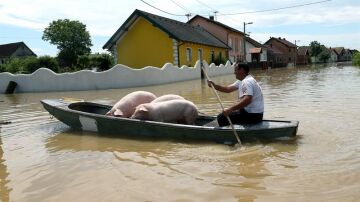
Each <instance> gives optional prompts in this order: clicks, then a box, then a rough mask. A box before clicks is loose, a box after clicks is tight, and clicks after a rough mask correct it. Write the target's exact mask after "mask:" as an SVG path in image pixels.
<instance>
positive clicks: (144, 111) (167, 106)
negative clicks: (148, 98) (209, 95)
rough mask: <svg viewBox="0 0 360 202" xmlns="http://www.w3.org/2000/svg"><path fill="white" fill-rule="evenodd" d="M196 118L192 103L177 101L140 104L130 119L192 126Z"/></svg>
mask: <svg viewBox="0 0 360 202" xmlns="http://www.w3.org/2000/svg"><path fill="white" fill-rule="evenodd" d="M197 116H198V110H197V107H196V106H195V104H194V103H192V102H190V101H188V100H181V99H177V100H169V101H163V102H156V103H146V104H141V105H139V106H137V107H136V110H135V112H134V114H133V115H132V116H131V118H133V119H141V120H150V121H159V122H168V123H181V124H189V125H192V124H194V123H195V120H196V118H197Z"/></svg>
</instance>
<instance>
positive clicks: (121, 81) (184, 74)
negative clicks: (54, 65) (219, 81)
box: [0, 61, 234, 93]
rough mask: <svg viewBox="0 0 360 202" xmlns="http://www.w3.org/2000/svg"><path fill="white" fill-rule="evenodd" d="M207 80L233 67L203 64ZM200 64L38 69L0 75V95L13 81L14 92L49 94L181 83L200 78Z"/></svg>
mask: <svg viewBox="0 0 360 202" xmlns="http://www.w3.org/2000/svg"><path fill="white" fill-rule="evenodd" d="M204 67H205V69H206V71H207V73H208V75H209V76H210V77H213V76H219V75H225V74H231V73H233V71H234V70H233V66H232V65H231V64H230V63H229V62H228V63H226V64H225V65H220V66H215V65H214V64H211V65H210V66H209V65H208V64H206V62H205V63H204ZM200 69H201V67H200V62H199V61H198V62H197V63H196V64H195V66H194V67H187V66H183V67H181V68H179V67H176V66H173V65H172V64H171V63H166V64H165V65H164V66H163V67H162V68H157V67H150V66H149V67H145V68H142V69H132V68H130V67H127V66H125V65H116V66H114V67H113V68H111V69H109V70H107V71H104V72H92V71H89V70H82V71H79V72H73V73H63V74H57V73H54V72H53V71H51V70H49V69H46V68H41V69H38V70H37V71H35V72H34V73H32V74H16V75H13V74H10V73H7V72H5V73H0V93H5V91H6V88H7V86H8V84H9V82H10V81H15V82H16V83H17V87H16V89H15V93H25V92H49V91H83V90H101V89H116V88H129V87H140V86H148V85H158V84H165V83H174V82H179V81H185V80H194V79H200V77H201V71H200Z"/></svg>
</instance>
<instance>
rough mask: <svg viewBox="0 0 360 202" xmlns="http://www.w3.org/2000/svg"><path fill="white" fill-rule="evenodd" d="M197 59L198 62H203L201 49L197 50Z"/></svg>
mask: <svg viewBox="0 0 360 202" xmlns="http://www.w3.org/2000/svg"><path fill="white" fill-rule="evenodd" d="M198 59H199V60H200V62H202V61H203V56H202V49H201V48H199V49H198Z"/></svg>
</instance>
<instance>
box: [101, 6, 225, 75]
mask: <svg viewBox="0 0 360 202" xmlns="http://www.w3.org/2000/svg"><path fill="white" fill-rule="evenodd" d="M103 48H104V49H107V50H109V51H110V52H112V53H113V54H114V56H115V63H116V64H124V65H127V66H129V67H131V68H142V67H146V66H154V67H162V66H163V65H164V64H165V63H173V64H174V65H175V66H179V67H180V66H182V65H187V66H194V65H195V62H196V61H197V60H205V61H206V62H207V63H209V64H210V62H211V61H212V60H213V59H214V58H215V57H219V58H221V59H223V60H224V61H226V60H227V58H226V55H227V51H228V49H230V47H229V46H227V44H225V43H223V42H222V41H221V40H219V39H217V38H216V37H215V36H213V35H212V34H210V33H209V32H208V31H206V30H205V29H204V28H202V27H198V26H193V25H190V24H187V23H183V22H179V21H176V20H172V19H169V18H165V17H161V16H158V15H154V14H151V13H147V12H144V11H140V10H137V9H136V10H135V11H134V12H133V13H132V14H131V15H130V16H129V17H128V19H127V20H126V21H125V22H124V23H123V24H122V25H121V26H120V28H119V29H118V30H117V31H116V32H115V33H114V34H113V36H112V37H111V38H110V39H109V40H108V41H107V42H106V44H105V45H104V46H103Z"/></svg>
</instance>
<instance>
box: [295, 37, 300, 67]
mask: <svg viewBox="0 0 360 202" xmlns="http://www.w3.org/2000/svg"><path fill="white" fill-rule="evenodd" d="M296 42H300V40H295V58H294V67H296V58H297V53H298V51H297V46H296Z"/></svg>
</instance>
